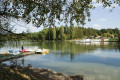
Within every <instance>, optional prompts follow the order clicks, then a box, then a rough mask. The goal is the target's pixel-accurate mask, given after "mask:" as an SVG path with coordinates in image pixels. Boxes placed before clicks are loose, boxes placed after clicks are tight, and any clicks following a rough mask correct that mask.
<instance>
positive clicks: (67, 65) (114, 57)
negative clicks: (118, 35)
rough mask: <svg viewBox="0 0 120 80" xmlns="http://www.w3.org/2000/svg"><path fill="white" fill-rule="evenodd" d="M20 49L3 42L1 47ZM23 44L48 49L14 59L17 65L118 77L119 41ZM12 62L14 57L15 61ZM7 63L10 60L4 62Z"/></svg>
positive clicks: (95, 79) (90, 79)
mask: <svg viewBox="0 0 120 80" xmlns="http://www.w3.org/2000/svg"><path fill="white" fill-rule="evenodd" d="M10 47H11V48H12V49H19V47H20V45H16V46H14V45H13V47H12V45H4V46H2V47H1V49H2V50H3V48H4V49H9V48H10ZM24 47H25V48H34V47H38V48H46V49H50V53H49V54H47V55H39V54H36V55H29V56H26V57H23V58H19V59H17V61H16V62H17V65H21V66H23V67H24V66H27V65H28V64H31V65H33V67H35V68H49V69H51V70H55V71H58V72H62V73H65V74H68V75H77V74H83V75H85V77H86V79H87V80H120V77H119V74H120V43H118V42H110V43H109V42H104V43H88V44H84V43H82V44H78V43H77V44H76V43H74V42H67V41H56V42H55V41H45V42H27V43H25V45H24ZM14 62H15V61H14ZM5 63H7V64H9V63H10V62H5Z"/></svg>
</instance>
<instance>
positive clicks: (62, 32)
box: [59, 26, 65, 40]
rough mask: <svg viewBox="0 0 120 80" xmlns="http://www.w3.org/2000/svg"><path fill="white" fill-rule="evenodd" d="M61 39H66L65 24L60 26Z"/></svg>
mask: <svg viewBox="0 0 120 80" xmlns="http://www.w3.org/2000/svg"><path fill="white" fill-rule="evenodd" d="M59 36H60V37H59V38H60V40H65V34H64V26H61V27H60V33H59Z"/></svg>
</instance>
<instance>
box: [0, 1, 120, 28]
mask: <svg viewBox="0 0 120 80" xmlns="http://www.w3.org/2000/svg"><path fill="white" fill-rule="evenodd" d="M94 3H102V4H103V7H109V6H111V5H113V4H118V5H120V0H94V1H93V0H0V16H5V17H7V18H9V17H14V18H19V19H23V20H24V21H25V22H27V23H29V22H30V21H32V23H33V24H34V25H35V26H37V27H40V25H44V26H47V27H48V25H49V26H51V25H52V26H54V24H55V22H56V20H59V21H60V22H61V21H64V22H65V23H66V24H67V23H71V22H72V21H73V20H75V21H76V22H77V23H78V24H80V25H81V24H85V20H86V19H88V21H90V10H91V9H94V7H95V6H94V5H93V4H94Z"/></svg>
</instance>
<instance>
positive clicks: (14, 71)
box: [0, 63, 85, 80]
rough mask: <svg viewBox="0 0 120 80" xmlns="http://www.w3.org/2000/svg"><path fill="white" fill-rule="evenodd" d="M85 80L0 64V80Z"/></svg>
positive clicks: (50, 71) (53, 72) (44, 70)
mask: <svg viewBox="0 0 120 80" xmlns="http://www.w3.org/2000/svg"><path fill="white" fill-rule="evenodd" d="M18 78H19V79H18ZM5 79H7V80H16V79H17V80H21V79H23V80H85V79H84V76H82V75H74V76H68V75H65V74H63V73H59V72H56V71H52V70H50V69H44V68H33V67H32V66H30V65H28V66H27V67H21V66H7V65H6V64H2V63H0V80H5Z"/></svg>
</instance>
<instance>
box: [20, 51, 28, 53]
mask: <svg viewBox="0 0 120 80" xmlns="http://www.w3.org/2000/svg"><path fill="white" fill-rule="evenodd" d="M19 52H20V53H27V52H30V51H19Z"/></svg>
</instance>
